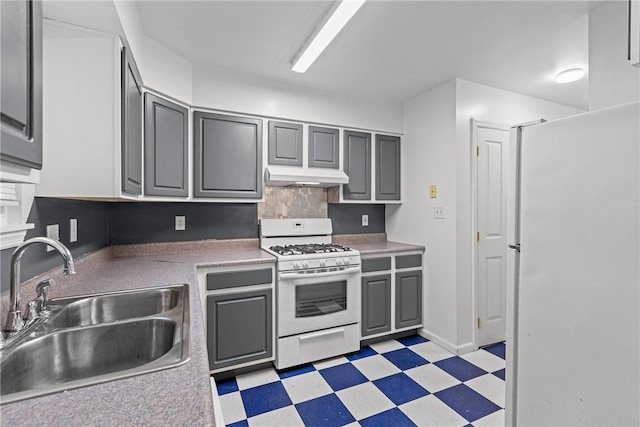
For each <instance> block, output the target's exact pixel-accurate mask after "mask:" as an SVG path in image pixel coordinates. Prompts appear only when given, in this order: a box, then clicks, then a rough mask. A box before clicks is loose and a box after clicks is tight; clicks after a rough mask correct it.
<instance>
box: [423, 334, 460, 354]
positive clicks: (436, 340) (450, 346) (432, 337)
mask: <svg viewBox="0 0 640 427" xmlns="http://www.w3.org/2000/svg"><path fill="white" fill-rule="evenodd" d="M418 335H420V336H421V337H424V338H426V339H428V340H429V341H432V342H433V343H434V344H438V345H439V346H440V347H442V348H444V349H445V350H447V351H450V352H451V353H453V354H458V348H457V347H456V345H455V344H453V343H450V342H449V341H447V340H445V339H444V338H442V337H440V336H438V335H436V334H434V333H432V332H430V331H427V330H426V329H424V328H423V329H420V330H418Z"/></svg>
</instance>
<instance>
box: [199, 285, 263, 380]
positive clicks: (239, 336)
mask: <svg viewBox="0 0 640 427" xmlns="http://www.w3.org/2000/svg"><path fill="white" fill-rule="evenodd" d="M271 299H272V290H271V289H267V290H261V291H252V292H238V293H233V294H227V295H209V296H207V349H208V352H209V369H211V370H213V369H218V368H224V367H227V366H232V365H239V364H241V363H246V362H251V361H254V360H259V359H265V358H269V357H271V356H272V355H273V344H272V343H273V339H272V337H273V329H272V316H273V313H272V302H271Z"/></svg>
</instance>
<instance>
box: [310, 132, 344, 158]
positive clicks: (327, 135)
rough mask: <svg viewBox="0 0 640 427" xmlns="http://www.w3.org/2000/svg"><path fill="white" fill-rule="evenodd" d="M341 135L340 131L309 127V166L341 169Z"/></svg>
mask: <svg viewBox="0 0 640 427" xmlns="http://www.w3.org/2000/svg"><path fill="white" fill-rule="evenodd" d="M339 135H340V134H339V131H338V129H333V128H324V127H317V126H309V166H311V167H316V168H331V169H338V168H339V167H340V149H339V147H340V136H339Z"/></svg>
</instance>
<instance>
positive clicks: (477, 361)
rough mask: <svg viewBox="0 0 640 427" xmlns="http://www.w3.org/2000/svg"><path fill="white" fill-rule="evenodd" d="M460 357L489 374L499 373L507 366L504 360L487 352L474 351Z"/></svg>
mask: <svg viewBox="0 0 640 427" xmlns="http://www.w3.org/2000/svg"><path fill="white" fill-rule="evenodd" d="M460 357H461V358H463V359H464V360H466V361H467V362H471V363H473V364H474V365H476V366H477V367H479V368H482V369H484V370H485V371H487V372H495V371H499V370H500V369H504V367H505V366H506V363H505V360H504V359H503V358H501V357H498V356H496V355H495V354H491V353H489V352H488V351H485V350H476V351H472V352H471V353H467V354H463V355H462V356H460Z"/></svg>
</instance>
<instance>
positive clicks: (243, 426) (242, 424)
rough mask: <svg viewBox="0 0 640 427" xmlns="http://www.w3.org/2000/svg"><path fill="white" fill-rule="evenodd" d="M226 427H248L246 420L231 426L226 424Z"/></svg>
mask: <svg viewBox="0 0 640 427" xmlns="http://www.w3.org/2000/svg"><path fill="white" fill-rule="evenodd" d="M227 427H249V423H248V422H247V420H241V421H236V422H235V423H233V424H227Z"/></svg>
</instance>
